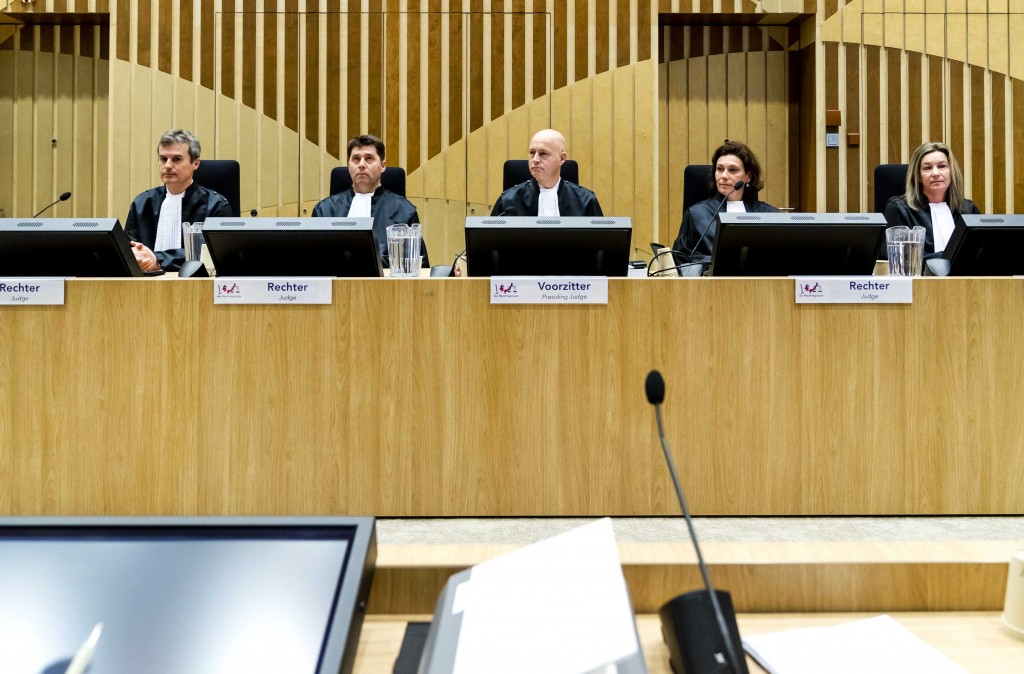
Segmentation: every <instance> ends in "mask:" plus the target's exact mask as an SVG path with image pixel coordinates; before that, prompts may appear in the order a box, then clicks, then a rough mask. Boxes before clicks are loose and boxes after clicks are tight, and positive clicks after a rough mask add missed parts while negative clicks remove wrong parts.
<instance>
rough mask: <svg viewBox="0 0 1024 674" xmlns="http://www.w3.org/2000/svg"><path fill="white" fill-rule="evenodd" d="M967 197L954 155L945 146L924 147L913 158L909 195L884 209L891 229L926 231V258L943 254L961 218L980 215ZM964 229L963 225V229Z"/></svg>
mask: <svg viewBox="0 0 1024 674" xmlns="http://www.w3.org/2000/svg"><path fill="white" fill-rule="evenodd" d="M979 212H980V211H979V210H978V207H977V206H975V205H974V203H973V202H972V201H971V200H970V199H967V198H965V197H964V177H963V174H962V173H961V172H960V166H958V165H957V163H956V157H954V156H953V151H952V150H950V149H949V146H948V145H945V144H944V143H934V142H932V143H925V144H924V145H921V146H920V147H918V148H917V149H916V150H914V154H913V155H912V156H911V157H910V165H909V166H908V167H907V186H906V192H905V193H904V194H903V195H902V196H898V197H892V198H891V199H889V203H888V204H886V206H885V220H886V222H888V223H889V226H890V227H896V226H898V225H904V226H906V227H914V226H915V225H921V226H922V227H924V228H925V231H926V234H925V240H924V254H925V255H930V254H934V253H941V252H942V251H943V250H945V248H946V244H947V243H949V239H950V237H952V236H953V230H954V229H955V228H956V225H957V223H958V222H962V219H961V217H960V216H961V215H965V214H971V213H979ZM961 226H962V225H961Z"/></svg>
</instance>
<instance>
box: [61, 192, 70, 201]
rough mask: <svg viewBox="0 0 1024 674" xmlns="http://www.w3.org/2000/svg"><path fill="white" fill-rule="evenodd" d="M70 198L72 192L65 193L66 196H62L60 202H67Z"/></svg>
mask: <svg viewBox="0 0 1024 674" xmlns="http://www.w3.org/2000/svg"><path fill="white" fill-rule="evenodd" d="M70 198H71V192H65V193H64V194H62V195H60V200H61V201H67V200H68V199H70Z"/></svg>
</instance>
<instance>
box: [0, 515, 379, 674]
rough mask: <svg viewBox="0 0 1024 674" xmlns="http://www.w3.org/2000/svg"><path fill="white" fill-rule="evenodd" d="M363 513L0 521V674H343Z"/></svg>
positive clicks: (357, 621) (355, 633) (368, 539)
mask: <svg viewBox="0 0 1024 674" xmlns="http://www.w3.org/2000/svg"><path fill="white" fill-rule="evenodd" d="M375 558H376V539H375V531H374V519H373V518H372V517H366V518H314V517H310V518H248V519H243V518H10V519H0V597H2V601H0V626H3V630H2V633H0V644H3V647H2V648H0V672H4V674H41V673H43V672H47V673H49V672H60V673H61V674H63V672H64V671H65V670H66V669H67V666H68V664H69V661H70V660H71V659H72V658H73V657H74V656H75V654H76V652H77V651H78V650H79V648H80V646H81V645H82V643H83V642H84V641H85V640H86V638H87V637H88V636H89V635H90V632H91V631H92V630H93V627H94V626H95V625H96V624H98V623H102V624H103V628H102V633H101V636H100V639H99V642H98V643H97V645H96V647H95V650H94V654H93V658H92V668H91V669H90V670H89V671H93V672H104V673H105V674H129V673H134V672H190V673H191V674H215V673H216V674H221V673H223V672H246V673H248V674H260V673H264V672H265V673H267V674H270V673H271V672H273V673H274V674H277V673H279V672H315V673H316V674H328V673H329V674H335V673H336V672H350V671H351V670H352V665H353V663H354V660H355V651H356V645H357V643H358V640H359V633H360V630H361V627H362V621H363V616H364V613H365V611H366V604H365V602H366V601H367V598H368V595H369V590H370V583H371V580H372V576H373V568H374V561H375Z"/></svg>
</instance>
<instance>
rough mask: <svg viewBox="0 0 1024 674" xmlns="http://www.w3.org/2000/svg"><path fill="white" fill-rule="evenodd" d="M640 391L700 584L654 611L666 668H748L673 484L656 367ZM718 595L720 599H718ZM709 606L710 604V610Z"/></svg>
mask: <svg viewBox="0 0 1024 674" xmlns="http://www.w3.org/2000/svg"><path fill="white" fill-rule="evenodd" d="M644 391H645V392H646V393H647V402H649V403H651V404H652V405H654V414H655V418H656V419H657V421H658V440H659V441H660V442H661V451H662V452H663V453H664V454H665V463H667V464H668V471H669V474H670V475H671V476H672V485H673V486H674V487H675V489H676V498H678V500H679V507H680V509H681V510H682V511H683V518H684V519H685V520H686V526H687V528H688V529H689V530H690V540H692V541H693V549H694V551H695V552H696V553H697V565H698V566H699V567H700V575H701V577H702V578H703V579H704V588H705V589H704V590H694V591H693V592H687V593H686V594H682V595H679V596H678V597H676V598H675V599H671V600H669V601H668V603H666V604H665V605H664V606H662V607H661V609H660V610H659V611H658V614H659V615H660V616H661V633H662V636H663V637H664V639H665V643H666V644H667V645H668V649H669V657H670V659H669V662H670V664H671V666H672V671H673V672H675V673H676V674H684V673H685V674H719V673H725V672H729V673H731V674H748V670H747V663H746V660H745V659H744V660H741V659H740V656H739V653H740V652H739V651H737V650H736V646H735V644H736V642H739V637H740V633H739V628H738V627H737V626H736V613H735V611H734V610H733V607H732V598H731V597H730V596H729V593H728V592H725V591H722V592H718V591H716V590H715V589H714V587H712V585H711V576H710V575H709V574H708V567H707V565H706V564H705V563H704V556H703V555H702V554H701V552H700V543H698V542H697V532H696V531H695V530H694V528H693V519H692V518H691V517H690V509H689V508H687V507H686V497H685V496H683V488H682V487H680V486H679V476H678V475H677V474H676V465H675V462H674V461H673V460H672V453H671V452H670V451H669V448H668V440H666V439H665V431H664V428H663V426H662V423H661V403H662V402H664V400H665V380H664V379H663V378H662V376H661V373H660V372H658V371H657V370H651V371H650V372H649V373H648V375H647V379H646V381H644ZM709 598H710V602H709V601H708V599H709ZM719 599H721V600H722V601H721V603H720V602H719ZM723 604H724V610H723ZM709 607H710V608H711V609H712V611H710V612H709V611H708V608H709ZM711 614H713V616H712V615H711ZM727 615H728V620H727V619H726V616H727ZM716 622H717V625H716V624H715V623H716ZM723 646H724V653H723V648H722V647H723Z"/></svg>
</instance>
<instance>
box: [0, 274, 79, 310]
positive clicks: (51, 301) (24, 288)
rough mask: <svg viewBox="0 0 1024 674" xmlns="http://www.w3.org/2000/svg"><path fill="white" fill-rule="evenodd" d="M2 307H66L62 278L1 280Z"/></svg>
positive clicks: (0, 297)
mask: <svg viewBox="0 0 1024 674" xmlns="http://www.w3.org/2000/svg"><path fill="white" fill-rule="evenodd" d="M0 305H3V306H16V307H20V306H28V305H35V306H39V305H47V306H54V305H58V306H63V305H64V279H62V278H0Z"/></svg>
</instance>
